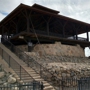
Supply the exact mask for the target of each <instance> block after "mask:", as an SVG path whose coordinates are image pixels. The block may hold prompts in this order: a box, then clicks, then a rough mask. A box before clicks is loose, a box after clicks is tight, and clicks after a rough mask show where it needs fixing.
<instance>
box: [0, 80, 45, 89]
mask: <svg viewBox="0 0 90 90" xmlns="http://www.w3.org/2000/svg"><path fill="white" fill-rule="evenodd" d="M0 90H43V84H42V83H40V82H36V81H33V82H28V83H24V84H8V85H6V86H2V85H0Z"/></svg>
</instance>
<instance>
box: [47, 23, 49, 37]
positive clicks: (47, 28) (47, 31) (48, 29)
mask: <svg viewBox="0 0 90 90" xmlns="http://www.w3.org/2000/svg"><path fill="white" fill-rule="evenodd" d="M47 34H48V35H49V22H47Z"/></svg>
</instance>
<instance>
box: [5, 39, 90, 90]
mask: <svg viewBox="0 0 90 90" xmlns="http://www.w3.org/2000/svg"><path fill="white" fill-rule="evenodd" d="M3 44H4V45H5V46H6V47H7V48H9V49H10V50H11V51H12V52H14V53H15V54H16V55H17V56H18V57H19V58H20V59H21V60H23V61H24V62H25V63H26V64H27V65H28V66H30V67H31V68H32V69H34V70H35V71H36V72H37V73H39V74H40V76H41V77H42V78H43V79H44V80H46V81H48V82H49V83H50V84H51V85H53V86H54V88H55V89H56V90H83V89H80V88H82V87H83V86H82V84H80V83H81V82H83V81H82V80H81V79H74V78H64V77H62V79H59V78H58V77H57V76H56V75H54V74H53V73H51V72H50V71H49V70H48V69H46V68H45V67H43V66H42V65H41V64H40V63H38V62H37V61H36V60H35V59H34V58H32V57H30V56H29V55H27V54H26V53H25V52H24V51H22V50H20V49H19V48H17V47H15V46H14V45H13V44H12V43H11V42H9V41H7V42H4V43H3ZM84 81H85V80H84ZM89 81H90V79H89ZM87 84H88V83H87ZM84 87H86V86H84ZM89 89H90V88H89ZM89 89H87V90H89Z"/></svg>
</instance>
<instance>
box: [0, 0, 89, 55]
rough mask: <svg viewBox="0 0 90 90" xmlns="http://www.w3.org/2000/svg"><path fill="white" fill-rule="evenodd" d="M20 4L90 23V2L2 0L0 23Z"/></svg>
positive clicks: (75, 0) (79, 0) (76, 0)
mask: <svg viewBox="0 0 90 90" xmlns="http://www.w3.org/2000/svg"><path fill="white" fill-rule="evenodd" d="M20 3H23V4H26V5H30V6H32V5H33V4H34V3H37V4H40V5H44V6H46V7H49V8H52V9H55V10H58V11H60V14H61V15H64V16H67V17H71V18H74V19H77V20H80V21H83V22H87V23H90V14H89V13H90V0H0V21H1V20H2V19H3V18H4V17H6V16H7V15H8V14H9V13H10V12H11V11H12V10H13V9H14V8H16V7H17V6H18V5H19V4H20ZM82 36H83V37H86V35H85V34H84V35H82ZM85 51H86V56H89V55H90V50H89V49H88V48H86V50H85Z"/></svg>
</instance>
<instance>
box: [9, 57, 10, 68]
mask: <svg viewBox="0 0 90 90" xmlns="http://www.w3.org/2000/svg"><path fill="white" fill-rule="evenodd" d="M9 67H10V56H9Z"/></svg>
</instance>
